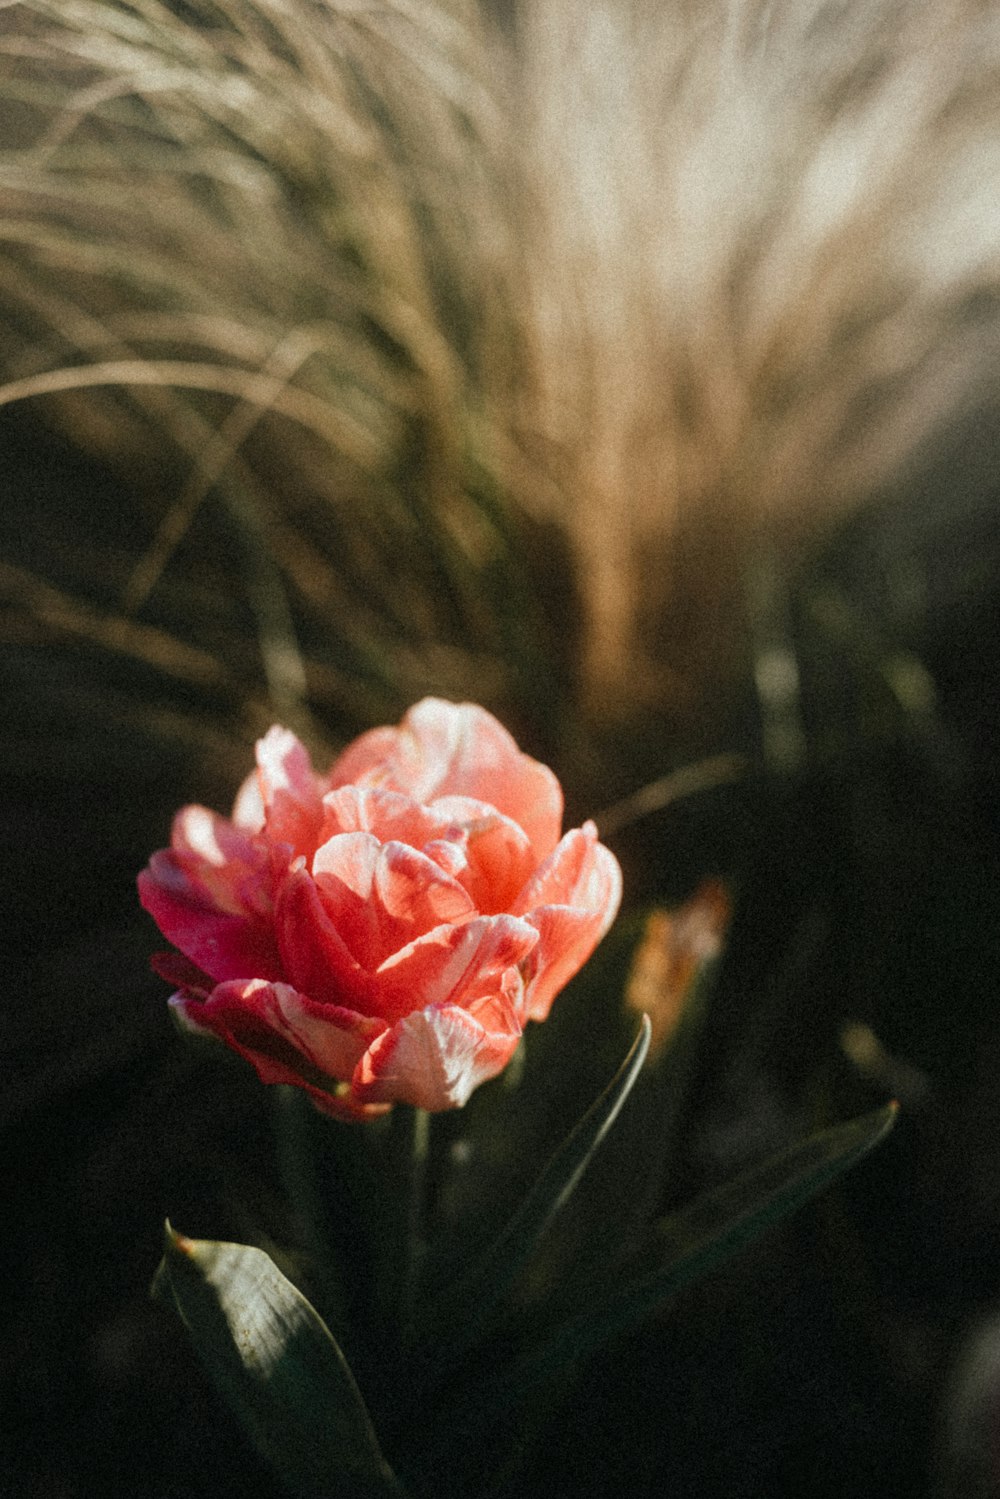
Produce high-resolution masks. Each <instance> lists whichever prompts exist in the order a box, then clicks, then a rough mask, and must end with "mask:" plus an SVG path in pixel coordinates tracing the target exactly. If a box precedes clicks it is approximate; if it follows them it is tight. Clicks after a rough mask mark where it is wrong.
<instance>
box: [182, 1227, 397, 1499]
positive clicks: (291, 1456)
mask: <svg viewBox="0 0 1000 1499" xmlns="http://www.w3.org/2000/svg"><path fill="white" fill-rule="evenodd" d="M153 1291H154V1295H156V1296H158V1297H159V1298H161V1299H164V1300H170V1301H172V1303H173V1304H174V1306H175V1307H176V1309H177V1311H178V1312H179V1314H180V1316H181V1320H182V1321H183V1322H184V1325H185V1326H186V1328H187V1329H188V1332H189V1333H190V1334H191V1338H192V1341H193V1342H194V1345H195V1348H196V1349H197V1351H198V1354H199V1356H200V1358H201V1360H202V1362H203V1363H204V1365H205V1368H206V1369H207V1371H208V1373H209V1375H210V1376H211V1378H212V1380H213V1381H214V1382H215V1385H216V1387H217V1388H218V1390H219V1392H220V1393H221V1394H222V1396H223V1397H224V1398H225V1400H226V1401H227V1402H228V1403H229V1405H230V1406H231V1407H232V1409H233V1411H234V1412H235V1414H236V1416H237V1417H238V1418H239V1420H240V1421H241V1422H242V1424H243V1426H244V1428H245V1430H246V1431H247V1432H248V1434H249V1435H250V1437H251V1438H252V1440H253V1441H254V1443H255V1445H256V1446H257V1448H258V1450H259V1451H260V1452H261V1453H262V1454H263V1456H264V1457H265V1458H266V1459H267V1460H268V1461H269V1462H270V1463H271V1464H272V1465H273V1467H274V1468H275V1469H276V1471H277V1472H278V1474H279V1475H280V1477H281V1478H282V1480H283V1481H284V1483H285V1484H286V1485H287V1486H288V1488H289V1489H290V1490H291V1492H292V1493H294V1494H297V1495H302V1496H304V1499H333V1496H335V1495H337V1494H339V1493H343V1494H345V1495H346V1494H350V1495H351V1499H356V1496H358V1495H363V1496H365V1499H390V1496H393V1499H400V1496H401V1495H402V1492H403V1491H402V1489H401V1487H400V1485H399V1483H398V1482H397V1480H396V1479H395V1477H394V1475H393V1473H392V1471H391V1470H390V1468H389V1466H388V1464H387V1463H386V1461H385V1459H384V1458H383V1456H382V1454H381V1451H380V1450H379V1445H378V1440H377V1438H376V1435H375V1431H374V1428H373V1427H372V1423H371V1420H370V1418H369V1415H368V1411H367V1410H366V1408H365V1404H364V1401H363V1400H362V1398H361V1394H360V1392H359V1390H358V1387H357V1385H356V1383H355V1381H354V1376H353V1375H352V1373H351V1370H350V1368H349V1366H348V1364H347V1361H346V1359H345V1358H344V1355H343V1354H342V1353H341V1351H340V1348H339V1347H338V1346H337V1344H336V1342H335V1341H334V1339H333V1337H332V1336H331V1334H330V1332H329V1331H328V1329H327V1327H326V1325H325V1323H324V1322H323V1321H322V1319H321V1318H320V1316H319V1315H318V1313H317V1312H316V1311H315V1310H314V1309H313V1307H312V1306H311V1305H310V1304H309V1302H308V1301H307V1300H306V1298H305V1297H304V1296H303V1295H302V1293H301V1292H300V1291H298V1290H296V1288H295V1286H293V1285H292V1283H291V1281H289V1280H287V1279H286V1278H285V1276H283V1275H282V1274H281V1272H280V1270H279V1269H278V1268H277V1266H276V1265H275V1264H274V1262H273V1261H272V1260H271V1259H270V1258H269V1256H268V1255H266V1254H265V1253H264V1251H263V1250H262V1249H253V1248H251V1247H249V1246H248V1245H245V1244H227V1243H218V1242H215V1241H211V1240H199V1239H188V1238H185V1237H184V1235H183V1234H178V1233H175V1232H174V1230H173V1229H172V1228H171V1226H170V1224H169V1223H168V1224H167V1227H166V1253H165V1255H164V1258H163V1262H162V1264H161V1266H160V1269H159V1271H158V1273H157V1277H156V1280H155V1281H154V1284H153Z"/></svg>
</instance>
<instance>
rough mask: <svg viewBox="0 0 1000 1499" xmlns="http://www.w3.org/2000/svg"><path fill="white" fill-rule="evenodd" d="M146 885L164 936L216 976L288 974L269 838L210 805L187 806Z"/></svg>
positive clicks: (143, 889) (142, 885) (145, 895)
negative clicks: (281, 954) (277, 934)
mask: <svg viewBox="0 0 1000 1499" xmlns="http://www.w3.org/2000/svg"><path fill="white" fill-rule="evenodd" d="M138 885H139V898H140V900H141V901H142V904H143V906H144V907H145V909H146V910H147V911H148V912H149V914H150V915H151V916H152V917H153V919H154V921H155V922H156V924H157V926H158V927H159V928H160V931H161V932H162V933H163V935H164V936H165V937H166V938H167V939H168V941H170V942H173V943H174V944H175V946H177V947H179V948H180V950H181V952H183V953H184V954H185V956H187V957H188V958H190V959H191V961H192V962H193V963H196V964H197V965H198V967H199V968H201V969H203V970H204V971H205V973H207V974H209V975H210V977H211V978H213V979H216V980H221V979H230V978H246V977H247V976H248V975H253V976H255V977H256V976H260V977H264V978H279V977H281V966H280V962H279V959H278V953H277V947H276V944H275V939H274V930H273V921H272V915H271V905H272V900H273V892H274V886H275V875H274V869H273V859H272V854H271V851H270V849H269V848H268V847H267V845H266V844H265V843H263V842H262V840H261V839H259V838H257V837H254V836H253V835H250V834H247V833H244V832H242V831H241V830H240V829H238V828H235V827H234V826H233V824H232V823H230V822H228V821H227V820H226V819H225V818H224V817H217V816H216V815H215V813H213V812H209V811H208V810H207V808H205V807H185V808H184V809H183V810H182V811H181V812H179V813H178V814H177V817H176V818H175V819H174V831H173V846H172V847H171V848H169V849H165V850H162V851H161V852H159V853H156V854H154V855H153V857H152V858H151V859H150V861H149V867H148V868H147V869H145V870H144V871H143V872H142V874H140V876H139V880H138Z"/></svg>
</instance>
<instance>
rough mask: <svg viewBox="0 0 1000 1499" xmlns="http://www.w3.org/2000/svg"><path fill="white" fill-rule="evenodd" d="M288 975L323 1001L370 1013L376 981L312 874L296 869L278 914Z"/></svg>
mask: <svg viewBox="0 0 1000 1499" xmlns="http://www.w3.org/2000/svg"><path fill="white" fill-rule="evenodd" d="M275 927H276V930H277V939H278V948H279V951H280V953H281V960H282V965H283V969H284V975H283V976H284V977H286V978H287V979H288V980H289V982H290V983H292V984H294V986H295V988H296V989H299V990H300V991H301V992H302V993H303V994H308V995H309V996H310V998H311V999H314V1000H318V1001H320V1002H322V1003H323V1004H332V1005H347V1006H349V1007H350V1008H351V1009H352V1010H356V1011H358V1013H359V1014H362V1015H371V1014H373V1013H374V1011H373V1010H372V1003H371V1002H372V983H371V979H370V977H369V975H368V974H367V973H366V972H365V970H364V969H363V968H362V967H361V966H360V964H359V963H358V962H357V960H356V959H355V958H354V956H353V954H352V953H351V952H350V950H349V949H348V947H347V945H346V943H345V942H344V940H343V938H342V937H341V936H340V933H339V932H338V931H337V929H336V927H335V926H334V924H333V922H332V921H331V920H330V918H329V916H328V915H327V913H326V910H325V908H324V906H323V902H322V901H321V899H320V896H319V891H318V890H317V889H316V885H315V882H314V881H313V879H312V877H311V876H310V875H309V874H307V872H306V871H305V870H304V869H301V868H300V869H293V870H292V871H291V873H290V874H289V876H288V878H287V879H286V880H285V882H284V884H283V885H282V887H281V889H280V891H279V894H278V903H277V910H276V912H275Z"/></svg>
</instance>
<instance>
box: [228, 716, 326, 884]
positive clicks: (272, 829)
mask: <svg viewBox="0 0 1000 1499" xmlns="http://www.w3.org/2000/svg"><path fill="white" fill-rule="evenodd" d="M257 779H258V784H259V788H260V798H261V803H262V805H263V808H264V825H265V830H266V833H267V836H268V838H269V839H271V841H272V842H274V843H288V844H290V845H291V848H292V852H293V854H307V855H308V854H311V853H312V852H313V850H314V849H315V847H316V844H317V841H318V839H319V832H320V827H321V826H322V822H323V803H322V797H321V787H320V782H319V779H318V777H317V776H316V773H315V771H314V770H313V768H312V762H311V760H310V759H309V752H308V750H307V749H306V748H305V746H304V745H303V744H301V743H300V742H299V740H298V739H297V738H296V737H295V735H294V734H293V733H292V732H291V730H290V729H282V728H280V727H279V726H278V725H277V724H275V725H274V727H273V728H270V729H269V730H268V731H267V733H266V734H265V735H264V738H263V739H259V740H258V741H257ZM237 802H238V805H242V804H245V812H246V815H247V816H249V815H250V812H251V807H250V798H249V794H243V793H241V796H240V798H238V799H237Z"/></svg>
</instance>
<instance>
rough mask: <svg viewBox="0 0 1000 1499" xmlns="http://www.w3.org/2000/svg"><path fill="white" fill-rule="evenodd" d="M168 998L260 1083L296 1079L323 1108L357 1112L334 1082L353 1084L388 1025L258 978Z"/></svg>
mask: <svg viewBox="0 0 1000 1499" xmlns="http://www.w3.org/2000/svg"><path fill="white" fill-rule="evenodd" d="M171 1003H172V1004H173V1006H174V1009H175V1011H176V1012H177V1014H178V1017H179V1018H180V1019H181V1020H182V1021H183V1023H184V1024H185V1025H186V1026H188V1027H189V1028H190V1029H192V1030H195V1031H197V1032H199V1033H202V1034H207V1035H213V1036H216V1037H218V1038H219V1039H220V1040H221V1041H224V1042H225V1043H226V1045H227V1046H229V1047H231V1048H232V1049H233V1051H236V1052H238V1053H239V1055H240V1056H242V1057H244V1058H245V1059H246V1060H247V1061H248V1062H250V1063H251V1065H252V1066H253V1067H254V1068H255V1070H256V1072H257V1075H258V1077H259V1078H260V1080H261V1082H264V1083H291V1084H292V1085H293V1086H295V1087H299V1088H304V1089H305V1091H306V1092H307V1093H309V1094H310V1096H311V1097H312V1098H313V1099H314V1101H315V1102H316V1103H317V1104H318V1105H319V1107H321V1108H322V1109H324V1111H325V1112H327V1113H335V1114H339V1115H342V1116H344V1117H351V1118H356V1117H359V1112H360V1111H359V1107H358V1101H356V1100H351V1099H350V1098H349V1096H348V1094H347V1089H345V1088H341V1089H339V1090H338V1089H337V1086H336V1085H337V1084H338V1083H340V1084H347V1083H349V1081H350V1079H351V1077H352V1076H353V1074H354V1072H355V1070H356V1068H357V1066H358V1063H359V1062H360V1061H361V1059H362V1057H363V1056H364V1054H365V1052H366V1050H367V1049H368V1047H369V1045H370V1044H371V1043H372V1041H374V1040H375V1039H376V1038H377V1037H378V1036H379V1035H380V1034H381V1032H382V1031H383V1030H384V1026H383V1024H382V1022H381V1021H378V1020H372V1019H368V1018H366V1017H364V1016H361V1015H357V1014H355V1013H354V1012H353V1011H351V1010H349V1009H345V1008H343V1007H340V1006H334V1005H318V1004H316V1003H314V1002H313V1001H312V1000H311V999H309V998H307V996H306V995H304V994H300V993H298V992H297V991H296V990H295V989H293V988H291V987H290V986H289V985H288V984H268V983H264V982H262V981H261V980H258V979H252V980H250V981H249V982H243V983H226V984H219V985H217V987H216V988H215V989H214V990H213V991H212V993H211V994H210V995H209V996H208V998H207V999H206V1000H204V1001H200V1000H196V999H194V998H192V997H191V996H190V995H178V996H176V997H175V998H174V999H173V1000H172V1001H171ZM377 1101H378V1100H372V1102H377Z"/></svg>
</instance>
